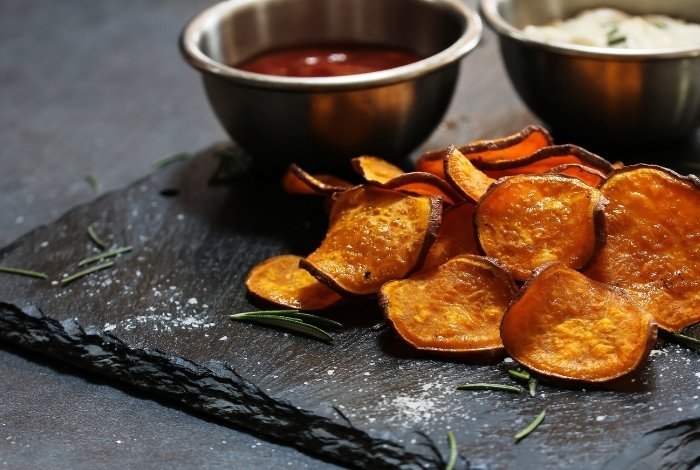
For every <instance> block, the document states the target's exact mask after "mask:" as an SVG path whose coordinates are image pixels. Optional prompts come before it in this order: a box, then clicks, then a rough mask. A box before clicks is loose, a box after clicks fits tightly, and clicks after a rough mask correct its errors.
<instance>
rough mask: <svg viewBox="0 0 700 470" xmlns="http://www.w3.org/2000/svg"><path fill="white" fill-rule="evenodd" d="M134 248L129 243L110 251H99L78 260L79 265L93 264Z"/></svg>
mask: <svg viewBox="0 0 700 470" xmlns="http://www.w3.org/2000/svg"><path fill="white" fill-rule="evenodd" d="M133 249H134V247H133V246H131V245H129V246H122V247H120V248H115V249H113V250H109V251H103V252H102V253H97V254H96V255H92V256H88V257H87V258H84V259H81V260H80V261H78V267H82V266H85V265H88V264H92V263H94V262H96V261H102V260H103V259H105V258H113V257H115V256H117V255H121V254H122V253H128V252H130V251H131V250H133Z"/></svg>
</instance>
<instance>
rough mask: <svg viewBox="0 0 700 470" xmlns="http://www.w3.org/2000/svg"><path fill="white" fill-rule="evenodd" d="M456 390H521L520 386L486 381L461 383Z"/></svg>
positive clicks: (517, 391) (513, 391)
mask: <svg viewBox="0 0 700 470" xmlns="http://www.w3.org/2000/svg"><path fill="white" fill-rule="evenodd" d="M457 390H494V391H497V392H511V393H520V392H522V391H523V389H522V388H520V387H516V386H514V385H505V384H487V383H474V384H462V385H458V386H457Z"/></svg>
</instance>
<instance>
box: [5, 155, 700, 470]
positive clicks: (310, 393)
mask: <svg viewBox="0 0 700 470" xmlns="http://www.w3.org/2000/svg"><path fill="white" fill-rule="evenodd" d="M220 155H221V149H212V150H210V151H207V152H204V153H202V154H201V155H198V156H197V157H195V158H192V159H189V160H187V161H185V162H182V163H177V164H173V165H170V166H168V167H166V168H164V169H161V170H160V171H158V172H156V173H154V174H153V175H151V176H149V177H147V178H145V179H143V180H141V181H138V182H136V183H134V184H132V185H131V186H129V187H127V188H125V189H123V190H120V191H117V192H113V193H109V194H106V195H103V196H101V197H99V198H98V199H96V200H95V201H93V202H92V203H90V204H88V205H85V206H80V207H77V208H76V209H74V210H72V211H70V212H68V213H67V214H66V215H65V216H63V217H61V218H60V219H59V220H57V221H56V222H54V223H53V224H51V225H49V226H44V227H40V228H38V229H36V230H34V231H32V232H30V233H29V234H27V235H25V236H24V237H22V238H20V239H19V240H17V241H16V242H15V243H13V244H11V245H10V246H8V247H6V248H5V249H3V250H2V251H0V264H4V265H14V266H23V267H30V268H33V269H37V270H40V271H44V272H47V273H48V274H49V275H50V278H51V280H53V281H54V282H50V281H39V280H33V279H27V278H21V277H14V276H8V275H3V277H2V278H0V279H2V282H1V283H0V302H2V303H0V339H1V340H2V341H8V342H10V343H14V344H18V345H20V346H23V347H26V348H28V349H32V350H36V351H39V352H41V353H43V354H47V355H50V356H53V357H57V358H59V359H60V360H63V361H66V362H68V363H71V364H74V365H77V366H79V367H81V368H84V369H88V370H91V371H96V372H98V373H101V374H104V375H106V376H108V377H112V378H114V379H116V380H119V381H122V382H125V383H128V384H131V385H134V386H136V387H138V388H141V389H143V390H146V391H149V392H152V393H154V394H157V395H160V396H163V397H166V398H168V399H171V400H174V401H176V402H179V403H181V404H183V405H184V406H186V407H189V408H191V409H193V410H196V411H198V412H204V413H207V414H209V415H211V416H213V417H215V418H217V419H220V420H222V421H224V422H229V423H231V424H233V425H235V426H237V427H243V428H246V429H248V430H250V431H251V432H254V433H256V434H259V435H262V436H268V437H270V438H274V439H276V440H279V441H282V442H286V443H289V444H290V445H294V446H296V447H298V448H300V449H303V450H305V451H308V452H312V453H315V454H317V455H320V456H322V457H324V458H327V459H330V460H333V461H336V462H339V463H341V464H344V465H348V466H355V467H372V468H375V467H376V468H379V467H396V466H402V467H407V468H408V467H438V466H440V465H442V461H441V458H442V457H441V455H440V454H442V456H446V454H447V450H446V444H445V434H446V432H447V430H453V431H454V433H455V435H456V436H457V439H458V445H459V450H460V453H461V454H462V455H463V456H465V457H467V458H468V460H469V465H470V466H471V467H473V468H489V467H492V468H516V467H517V468H535V467H542V466H562V467H564V466H567V467H570V466H574V467H580V468H584V467H585V468H590V467H600V466H603V465H604V464H605V463H606V462H608V461H610V463H609V465H611V466H612V467H611V468H619V467H621V466H623V465H624V466H629V465H634V464H635V463H639V462H646V463H649V464H650V465H652V466H660V465H661V464H663V463H668V462H670V463H671V464H673V465H679V466H681V467H685V466H688V467H692V465H694V464H697V462H698V459H699V458H700V449H698V444H697V442H698V432H697V429H698V425H699V424H698V423H700V407H699V406H698V405H699V404H700V401H699V400H698V395H699V394H700V360H699V357H698V355H697V353H695V352H693V351H689V350H686V349H684V348H681V347H678V346H675V345H663V344H660V345H659V346H657V348H658V349H657V350H656V351H655V352H654V353H653V355H652V357H651V359H650V361H649V364H648V365H647V366H646V367H645V368H644V370H643V371H642V372H641V373H640V374H639V375H638V376H637V377H635V378H632V379H628V380H626V381H624V382H623V383H620V384H618V385H617V388H618V390H616V391H601V390H564V389H558V388H552V387H548V386H545V385H542V386H540V387H539V390H538V394H537V396H536V397H535V398H532V397H529V396H527V395H526V394H521V396H513V395H503V394H499V393H495V392H458V391H456V390H455V389H454V387H455V385H457V384H459V383H463V382H508V381H509V379H508V378H507V377H506V370H507V369H508V368H511V367H513V364H512V363H508V362H504V363H500V364H494V365H471V364H461V363H452V362H448V361H442V360H435V359H430V358H422V357H416V356H415V355H414V354H413V353H412V352H411V351H410V350H408V349H406V348H405V347H403V346H402V344H401V343H400V342H399V341H397V340H396V338H395V337H394V336H393V334H392V333H391V331H388V330H385V331H382V332H376V331H373V330H372V329H371V328H370V326H371V325H373V324H374V323H376V322H377V321H378V319H379V313H378V311H377V309H376V306H375V305H374V304H373V303H372V302H369V301H356V302H352V303H349V304H347V305H345V306H344V307H343V308H342V309H340V310H338V311H337V312H334V316H335V317H336V318H337V319H339V320H341V321H342V322H343V323H344V324H346V326H347V328H346V330H345V331H343V332H341V333H339V334H336V335H335V344H334V346H328V345H326V344H323V343H319V342H316V341H313V340H311V339H306V338H301V337H297V336H291V335H289V334H286V333H283V332H280V331H277V330H270V329H264V328H260V327H257V326H252V325H246V324H238V323H236V324H232V323H230V322H229V321H228V320H227V319H226V315H227V314H229V313H235V312H239V311H244V310H249V309H252V308H254V306H253V305H251V304H250V303H249V302H248V300H247V299H246V296H245V289H244V287H243V280H244V278H245V275H246V273H247V271H248V270H249V268H250V267H251V266H253V265H254V264H256V263H257V262H259V261H261V260H262V259H265V258H267V257H269V256H272V255H274V254H279V253H287V252H292V253H299V254H304V253H307V252H309V251H310V250H312V249H313V248H314V247H315V246H316V245H317V244H318V242H319V241H320V239H321V237H322V234H323V229H324V222H323V221H324V219H325V217H324V213H323V209H322V207H321V203H320V201H318V200H316V199H313V198H304V197H290V196H288V195H285V194H283V193H282V192H281V191H280V189H279V187H278V184H277V183H276V182H275V181H271V180H269V179H266V178H264V177H262V176H260V175H258V174H257V173H256V172H255V171H251V170H248V169H247V168H246V167H245V165H242V166H241V168H239V169H237V170H235V171H234V172H233V173H232V174H230V175H228V176H229V177H230V178H229V184H226V185H209V184H207V181H208V179H209V177H210V175H211V174H212V172H213V170H214V168H215V167H216V165H217V159H218V157H219V156H220ZM243 160H244V159H241V161H243ZM91 223H92V224H94V226H95V228H96V230H97V231H98V233H100V234H109V238H108V240H109V242H110V244H114V245H125V244H133V245H134V251H133V252H132V253H131V254H128V255H125V256H122V257H121V258H119V259H117V263H116V266H115V267H114V268H112V269H109V270H106V271H102V272H99V273H96V274H93V275H91V276H89V277H87V278H84V279H81V280H79V281H76V282H75V283H73V284H70V285H68V286H66V287H61V286H59V285H57V282H56V280H57V279H59V278H60V276H61V275H62V274H63V273H64V272H73V271H74V270H75V265H74V263H75V262H76V261H77V260H79V259H81V258H83V257H85V256H86V255H88V254H91V253H93V252H94V251H95V248H94V246H93V245H92V243H91V242H90V241H89V240H88V239H87V237H86V235H85V228H86V227H87V225H89V224H91ZM543 409H546V410H547V417H546V419H545V422H544V424H543V425H542V426H540V428H539V429H538V430H537V431H536V433H535V434H533V435H532V436H531V437H529V438H528V439H526V440H524V441H522V442H520V443H518V444H516V443H514V440H513V434H515V432H517V431H518V430H519V429H521V428H522V427H524V426H525V425H526V424H528V423H529V422H530V421H531V420H532V419H533V418H534V417H535V416H536V415H537V414H538V413H539V412H540V411H541V410H543ZM684 420H685V421H684ZM657 428H659V431H658V432H652V433H650V434H648V435H645V436H644V437H643V438H641V439H639V436H640V435H642V434H645V433H647V432H650V431H652V430H654V429H657ZM628 444H629V445H628ZM659 446H662V447H663V449H664V452H657V453H654V450H655V449H656V448H658V447H659ZM623 451H624V452H623ZM611 459H612V460H611ZM644 459H646V460H644Z"/></svg>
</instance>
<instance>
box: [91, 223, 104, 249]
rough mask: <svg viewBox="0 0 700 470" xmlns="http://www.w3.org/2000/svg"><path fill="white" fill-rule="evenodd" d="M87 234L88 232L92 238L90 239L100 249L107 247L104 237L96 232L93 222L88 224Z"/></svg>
mask: <svg viewBox="0 0 700 470" xmlns="http://www.w3.org/2000/svg"><path fill="white" fill-rule="evenodd" d="M87 234H88V237H89V238H90V240H92V242H93V243H94V244H95V245H97V247H98V248H99V249H101V250H106V249H107V243H105V242H104V241H102V239H101V238H100V237H98V236H97V234H96V233H95V229H94V228H93V227H92V224H90V225H88V226H87Z"/></svg>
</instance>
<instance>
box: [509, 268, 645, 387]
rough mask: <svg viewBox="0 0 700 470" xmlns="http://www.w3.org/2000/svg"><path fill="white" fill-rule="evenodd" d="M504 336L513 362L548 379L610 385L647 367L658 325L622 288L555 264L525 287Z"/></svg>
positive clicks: (512, 311) (510, 314) (511, 308)
mask: <svg viewBox="0 0 700 470" xmlns="http://www.w3.org/2000/svg"><path fill="white" fill-rule="evenodd" d="M501 338H502V340H503V345H504V346H505V348H506V351H507V352H508V354H509V355H510V356H511V357H512V358H513V359H515V360H516V361H518V362H519V363H520V364H522V365H523V366H525V367H527V368H528V369H530V370H533V371H535V372H538V373H540V374H542V375H544V376H548V377H552V378H559V379H568V380H575V381H581V382H606V381H609V380H612V379H615V378H618V377H621V376H623V375H626V374H628V373H630V372H632V371H634V370H636V369H638V368H639V367H641V366H642V365H643V364H644V362H645V361H646V359H647V357H648V356H649V353H650V352H651V348H652V346H653V345H654V343H655V341H656V322H655V321H654V319H653V317H652V316H651V315H650V314H649V313H647V312H646V311H645V310H644V309H643V308H642V307H641V306H640V305H639V304H637V303H636V302H635V301H634V300H633V299H632V298H631V297H629V296H627V295H625V293H624V292H623V291H622V290H621V289H616V288H614V287H612V286H609V285H607V284H603V283H600V282H596V281H593V280H591V279H589V278H587V277H586V276H584V275H583V274H581V273H579V272H577V271H574V270H573V269H570V268H567V267H566V266H564V265H563V264H561V263H554V264H550V265H546V266H543V267H542V268H540V269H538V270H537V272H536V274H535V276H533V278H531V279H530V280H529V281H528V282H527V283H526V284H525V286H523V288H522V290H521V293H520V295H519V298H518V299H517V300H516V301H515V302H513V304H512V305H511V306H510V308H509V309H508V311H507V312H506V314H505V315H504V317H503V322H502V323H501Z"/></svg>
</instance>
